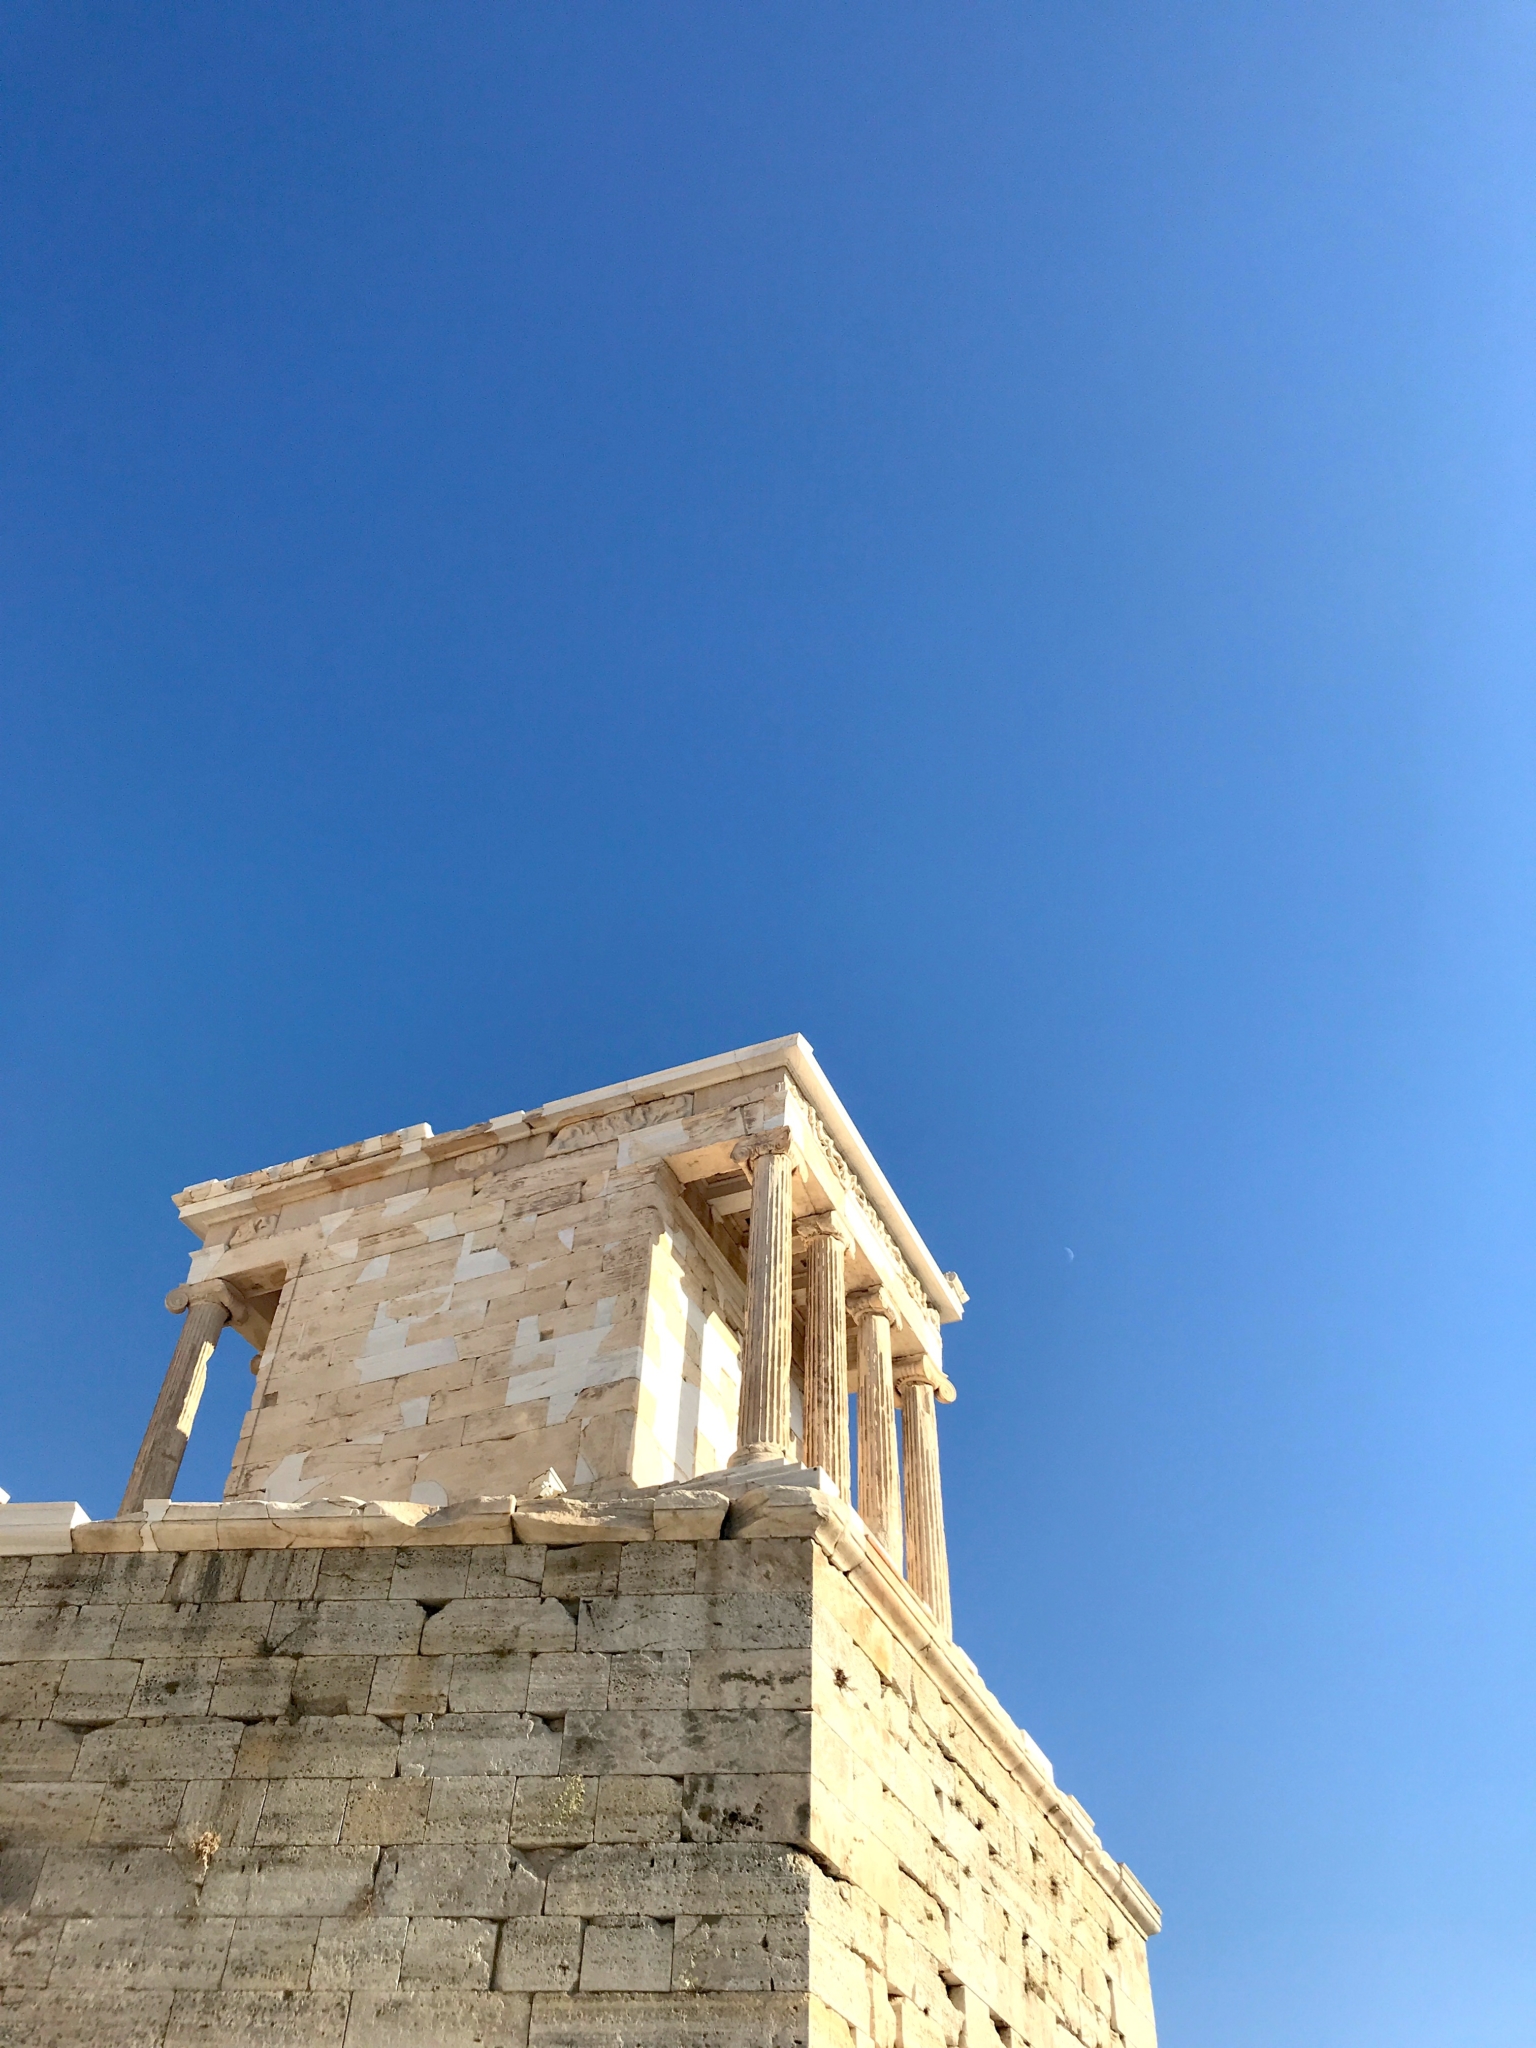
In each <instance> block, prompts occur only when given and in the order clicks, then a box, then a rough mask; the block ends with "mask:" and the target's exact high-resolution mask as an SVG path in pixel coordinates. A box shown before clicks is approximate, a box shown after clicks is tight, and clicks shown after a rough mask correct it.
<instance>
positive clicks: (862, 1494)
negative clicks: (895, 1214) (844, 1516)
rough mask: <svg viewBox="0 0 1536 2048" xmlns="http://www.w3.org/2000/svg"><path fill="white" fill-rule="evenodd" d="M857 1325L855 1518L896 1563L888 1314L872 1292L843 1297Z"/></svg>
mask: <svg viewBox="0 0 1536 2048" xmlns="http://www.w3.org/2000/svg"><path fill="white" fill-rule="evenodd" d="M848 1310H849V1313H850V1314H851V1315H852V1317H853V1319H854V1321H855V1322H856V1323H857V1324H858V1326H859V1515H860V1517H861V1519H862V1520H863V1522H864V1525H865V1527H866V1528H867V1529H868V1530H869V1532H870V1534H871V1535H872V1536H873V1537H874V1538H875V1541H876V1542H877V1543H878V1544H879V1545H880V1546H881V1548H882V1549H883V1550H884V1552H885V1554H886V1556H887V1557H888V1558H889V1559H890V1560H891V1562H892V1564H894V1565H899V1564H900V1563H901V1496H900V1486H901V1481H900V1479H899V1477H898V1475H897V1458H896V1390H895V1387H894V1385H893V1383H892V1380H891V1309H890V1304H889V1303H888V1302H887V1301H886V1298H885V1296H884V1295H883V1294H882V1293H881V1292H880V1289H879V1288H878V1287H866V1288H863V1289H862V1290H861V1291H860V1292H859V1293H857V1294H850V1295H849V1297H848Z"/></svg>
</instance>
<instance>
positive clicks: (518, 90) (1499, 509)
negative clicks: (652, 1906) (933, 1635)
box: [0, 0, 1536, 2048]
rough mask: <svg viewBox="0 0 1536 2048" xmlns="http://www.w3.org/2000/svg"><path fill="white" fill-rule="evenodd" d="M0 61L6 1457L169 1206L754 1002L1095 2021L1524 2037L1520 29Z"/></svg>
mask: <svg viewBox="0 0 1536 2048" xmlns="http://www.w3.org/2000/svg"><path fill="white" fill-rule="evenodd" d="M0 20H3V29H4V36H3V43H4V64H3V85H0V165H3V176H0V230H3V262H0V378H3V383H0V499H3V502H0V519H3V528H0V630H3V662H4V670H3V696H4V730H3V770H0V773H3V782H0V790H3V804H0V853H3V858H4V861H5V874H6V888H5V891H4V907H3V928H0V945H3V970H4V991H3V995H0V1041H3V1059H4V1069H5V1073H6V1087H5V1113H4V1118H3V1143H4V1148H5V1164H4V1173H3V1177H0V1204H3V1216H0V1231H3V1242H4V1246H5V1253H6V1256H5V1260H4V1270H3V1275H0V1284H3V1301H0V1333H3V1335H0V1346H3V1349H0V1373H3V1406H0V1484H3V1485H5V1486H7V1487H8V1488H9V1489H10V1491H11V1492H12V1493H13V1494H14V1495H15V1496H16V1497H17V1498H37V1497H56V1496H69V1497H78V1498H79V1499H81V1500H82V1501H84V1502H85V1503H86V1505H87V1506H88V1507H89V1508H90V1509H91V1510H92V1511H93V1512H94V1513H98V1514H100V1513H105V1512H110V1511H111V1510H112V1508H113V1507H114V1506H115V1504H116V1501H117V1497H118V1493H119V1491H120V1489H121V1486H122V1482H123V1478H124V1475H125V1473H126V1470H127V1466H128V1463H129V1461H130V1458H131V1455H132V1452H133V1449H134V1447H135V1444H136V1442H137V1438H138V1435H139V1432H140V1430H141V1428H142V1425H143V1422H144V1419H145V1417H146V1414H147V1412H148V1408H149V1404H150V1401H151V1399H152V1396H153V1393H154V1390H155V1388H156V1386H157V1384H158V1381H159V1376H160V1373H161V1371H162V1370H163V1367H164V1364H165V1360H166V1357H167V1355H168V1351H169V1347H170V1343H171V1340H172V1338H173V1336H174V1326H173V1325H172V1323H171V1321H170V1319H169V1318H168V1317H167V1316H166V1315H165V1313H164V1310H163V1309H162V1308H161V1306H160V1299H161V1296H162V1295H163V1293H164V1291H165V1289H166V1288H167V1287H168V1286H169V1285H171V1284H172V1283H174V1282H175V1281H176V1280H177V1279H178V1278H179V1277H180V1276H181V1274H182V1273H183V1272H184V1258H185V1254H186V1252H187V1250H188V1249H189V1247H190V1243H191V1240H190V1239H189V1238H187V1236H186V1234H185V1233H184V1232H183V1231H182V1230H181V1228H180V1226H179V1225H178V1224H177V1222H176V1220H175V1217H174V1214H173V1212H172V1210H171V1208H170V1204H169V1195H170V1193H171V1191H172V1190H173V1189H175V1188H178V1187H180V1186H182V1185H184V1184H185V1183H187V1182H189V1181H194V1180H199V1179H203V1178H205V1177H207V1176H209V1175H212V1174H223V1173H229V1172H237V1171H240V1170H243V1169H246V1168H249V1167H253V1166H258V1165H261V1164H264V1163H267V1162H270V1161H273V1160H277V1159H286V1158H288V1157H291V1156H293V1155H295V1154H297V1153H303V1152H308V1151H312V1150H315V1149H318V1148H320V1147H324V1146H329V1145H332V1144H337V1143H341V1142H345V1141H346V1140H348V1139H351V1138H356V1137H360V1136H363V1135H365V1134H367V1133H371V1132H374V1131H379V1130H386V1129H392V1128H395V1127H397V1126H399V1125H401V1124H405V1123H410V1122H415V1121H417V1120H421V1119H425V1120H428V1121H430V1122H432V1123H434V1124H435V1125H437V1126H438V1127H439V1128H448V1127H452V1126H454V1125H456V1124H464V1123H468V1122H472V1121H474V1120H476V1119H478V1118H480V1117H483V1116H486V1115H490V1114H496V1113H499V1112H501V1111H504V1110H510V1109H514V1108H517V1107H520V1106H523V1105H526V1104H529V1103H536V1102H539V1101H542V1100H547V1099H549V1098H550V1097H553V1096H556V1095H559V1094H561V1093H564V1092H567V1091H569V1090H573V1089H577V1088H581V1087H585V1086H590V1085H595V1084H597V1083H600V1082H604V1081H609V1080H614V1079H618V1078H622V1077H624V1076H627V1075H630V1074H633V1073H638V1072H643V1071H645V1070H647V1069H649V1068H654V1067H658V1066H662V1065H667V1064H670V1063H672V1062H675V1061H679V1060H683V1059H688V1058H692V1057H695V1056H697V1055H701V1054H705V1053H710V1052H714V1051H717V1050H720V1049H723V1048H725V1047H728V1046H732V1045H736V1044H741V1043H745V1042H750V1041H752V1040H756V1039H762V1038H766V1037H769V1036H772V1035H774V1034H777V1033H780V1032H785V1031H790V1030H801V1031H804V1032H805V1033H806V1035H807V1036H808V1037H809V1038H810V1039H811V1040H812V1041H813V1043H814V1044H815V1046H816V1049H817V1052H818V1054H819V1055H820V1057H821V1058H822V1060H823V1062H824V1064H825V1065H826V1067H827V1068H828V1070H829V1072H830V1073H831V1075H832V1078H833V1080H834V1083H835V1085H836V1086H837V1087H838V1088H839V1089H840V1091H841V1092H842V1094H843V1096H844V1098H845V1100H846V1101H847V1102H848V1104H849V1106H850V1108H851V1109H852V1111H853V1113H854V1115H855V1117H856V1118H857V1119H858V1120H859V1121H860V1123H861V1125H862V1127H863V1129H864V1131H865V1133H866V1135H867V1136H868V1137H869V1139H870V1141H871V1143H872V1144H873V1146H874V1149H875V1151H876V1153H877V1154H878V1156H879V1157H880V1158H881V1159H882V1161H883V1162H884V1164H885V1165H886V1167H887V1168H888V1170H889V1172H890V1174H891V1177H892V1179H893V1180H894V1181H895V1183H896V1185H897V1187H898V1188H899V1189H900V1190H901V1192H902V1194H903V1196H904V1197H905V1199H906V1201H907V1203H908V1206H909V1207H910V1209H911V1211H912V1213H913V1215H914V1217H915V1218H916V1220H917V1222H918V1224H919V1227H920V1228H921V1229H922V1230H923V1231H924V1233H925V1235H926V1236H927V1238H928V1240H929V1242H930V1244H931V1245H932V1246H933V1248H934V1251H935V1252H936V1254H937V1255H938V1257H939V1259H940V1262H941V1263H942V1264H945V1265H954V1266H956V1267H958V1268H959V1270H960V1272H961V1273H962V1275H963V1276H964V1278H965V1281H966V1283H967V1285H968V1286H969V1288H970V1290H971V1293H972V1296H973V1299H972V1303H971V1307H970V1310H969V1312H968V1314H967V1317H966V1320H965V1323H964V1325H963V1326H962V1327H961V1328H960V1329H959V1330H957V1331H956V1332H954V1333H953V1336H952V1340H951V1344H950V1358H951V1361H952V1369H953V1373H954V1377H955V1379H956V1381H957V1382H958V1384H959V1386H960V1390H961V1398H960V1401H959V1404H958V1405H957V1406H956V1407H955V1408H954V1409H952V1410H950V1411H948V1412H947V1415H946V1418H945V1434H944V1456H945V1478H946V1484H947V1488H948V1500H949V1521H950V1530H951V1540H952V1546H953V1558H954V1572H955V1580H956V1606H957V1612H958V1631H959V1634H960V1637H961V1640H962V1641H963V1642H964V1643H965V1644H966V1645H967V1646H968V1647H969V1648H970V1649H971V1650H972V1651H973V1652H974V1654H975V1655H976V1656H977V1658H978V1659H979V1661H980V1663H981V1664H982V1666H983V1668H984V1670H985V1671H986V1673H987V1674H988V1676H989V1677H990V1679H991V1680H992V1682H993V1683H994V1685H995V1686H996V1688H997V1690H998V1691H999V1692H1000V1693H1001V1694H1002V1696H1003V1697H1004V1698H1005V1700H1006V1701H1007V1702H1008V1704H1009V1705H1010V1706H1011V1708H1012V1709H1013V1711H1014V1712H1015V1713H1016V1714H1017V1716H1018V1717H1019V1718H1020V1719H1021V1720H1022V1721H1023V1722H1024V1723H1025V1724H1026V1725H1027V1726H1028V1727H1029V1728H1030V1729H1031V1731H1032V1732H1033V1733H1034V1734H1035V1736H1036V1737H1037V1738H1038V1739H1039V1740H1040V1741H1041V1743H1042V1744H1043V1745H1044V1747H1045V1748H1046V1750H1047V1751H1048V1752H1049V1753H1050V1754H1051V1755H1052V1757H1053V1758H1054V1759H1055V1761H1056V1765H1057V1769H1058V1773H1059V1775H1060V1778H1061V1780H1062V1782H1063V1783H1064V1784H1065V1785H1066V1786H1067V1787H1068V1788H1070V1789H1071V1790H1072V1791H1073V1792H1075V1793H1077V1794H1078V1795H1079V1796H1080V1797H1081V1798H1082V1800H1083V1801H1084V1803H1085V1804H1086V1805H1087V1806H1088V1808H1089V1810H1090V1811H1091V1812H1093V1813H1094V1814H1095V1815H1096V1816H1097V1818H1098V1820H1099V1822H1100V1825H1101V1828H1102V1831H1103V1833H1104V1835H1105V1837H1106V1840H1107V1842H1108V1843H1109V1845H1110V1847H1111V1848H1112V1849H1113V1851H1114V1852H1115V1853H1116V1854H1117V1855H1120V1856H1124V1857H1125V1858H1126V1859H1127V1860H1128V1861H1129V1862H1130V1863H1131V1864H1132V1865H1133V1867H1134V1868H1135V1869H1136V1870H1137V1871H1138V1872H1139V1874H1140V1875H1141V1877H1142V1878H1143V1879H1144V1880H1145V1882H1146V1883H1147V1885H1148V1886H1149V1887H1150V1888H1151V1890H1152V1891H1153V1892H1154V1894H1155V1895H1156V1896H1157V1897H1158V1898H1159V1899H1160V1900H1161V1901H1162V1904H1163V1906H1164V1909H1165V1912H1166V1917H1167V1932H1166V1933H1165V1934H1164V1935H1163V1936H1162V1937H1161V1938H1160V1939H1159V1940H1158V1941H1157V1942H1156V1943H1155V1944H1154V1946H1153V1959H1152V1967H1153V1982H1154V1987H1155V1991H1156V1995H1157V1999H1158V2003H1159V2009H1160V2015H1161V2021H1162V2027H1163V2035H1164V2040H1165V2041H1166V2043H1167V2044H1168V2048H1297V2044H1299V2043H1306V2044H1308V2048H1313V2044H1316V2048H1463V2044H1465V2048H1488V2044H1490V2043H1494V2042H1513V2041H1515V2040H1524V2039H1529V2038H1531V2037H1532V2032H1533V2017H1536V1962H1533V1958H1536V1929H1533V1926H1532V1908H1531V1899H1532V1896H1533V1893H1536V1869H1533V1861H1536V1859H1533V1853H1532V1841H1533V1821H1536V1814H1533V1804H1536V1802H1533V1798H1532V1793H1533V1774H1532V1765H1531V1749H1532V1744H1531V1725H1530V1712H1531V1698H1532V1693H1533V1678H1536V1672H1533V1668H1532V1664H1533V1659H1532V1631H1531V1603H1530V1594H1531V1590H1532V1562H1533V1557H1532V1550H1533V1545H1532V1526H1531V1518H1530V1505H1531V1495H1530V1475H1531V1473H1532V1469H1533V1463H1536V1442H1533V1437H1536V1431H1533V1426H1532V1407H1531V1399H1530V1391H1531V1384H1532V1365H1533V1358H1536V1288H1533V1264H1532V1245H1533V1235H1536V1184H1533V1138H1536V1062H1533V1046H1536V973H1533V956H1532V933H1533V912H1536V697H1533V692H1532V652H1533V646H1536V604H1533V586H1532V573H1531V572H1532V560H1533V541H1536V489H1533V483H1536V459H1533V458H1536V432H1533V427H1536V403H1533V400H1536V371H1533V351H1532V332H1533V312H1536V303H1533V302H1536V290H1533V286H1536V261H1533V257H1536V242H1533V195H1536V184H1533V172H1536V130H1533V124H1532V119H1531V108H1532V100H1533V87H1536V7H1533V6H1532V5H1531V4H1523V5H1496V4H1483V0H1461V4H1457V5H1454V6H1446V5H1439V4H1436V5H1429V4H1422V0H1418V4H1415V0H1403V4H1398V5H1382V4H1378V5H1368V4H1361V0H1329V4H1328V5H1308V4H1286V5H1281V4H1277V0H1271V4H1268V5H1243V4H1230V0H1226V4H1217V0H1206V4H1188V5H1181V4H1161V5H1158V4H1152V5H1142V6H1130V5H1108V4H1107V5H1085V4H1082V0H1077V4H1071V5H1069V4H1062V0H1056V4H1038V5H1022V4H1016V5H1009V6H1001V5H994V4H968V5H964V6H961V5H948V6H941V5H930V6H921V7H914V6H910V5H895V6H892V5H886V4H882V5H879V6H870V5H842V6H838V7H835V8H832V7H824V6H780V5H772V4H765V5H751V6H743V5H733V4H709V5H696V6H676V5H665V4H647V5H645V6H639V5H631V6H623V7H614V6H599V5H592V6H584V7H582V6H578V7H570V6H556V5H549V6H539V7H506V6H491V5H469V4H459V0H437V4H431V5H387V4H376V0H375V4H369V5H367V6H352V5H341V4H335V5H329V6H324V7H319V8H316V7H296V6H291V5H283V4H271V0H263V4H262V5H260V6H255V5H248V4H240V0H221V4H219V5H206V6H177V5H165V6H157V7H154V8H144V7H142V6H101V5H95V6H71V5H60V4H31V5H18V4H12V5H8V6H5V7H4V9H3V15H0ZM1069 1253H1070V1255H1069ZM226 1350H227V1351H228V1353H229V1355H228V1356H227V1357H226V1356H225V1355H224V1353H223V1352H221V1354H220V1366H219V1371H218V1374H217V1375H216V1382H215V1385H214V1388H213V1390H212V1392H211V1393H210V1396H209V1400H208V1403H207V1404H206V1407H205V1411H204V1420H203V1422H202V1425H201V1427H200V1434H199V1437H198V1439H197V1440H196V1442H195V1444H194V1448H193V1453H192V1455H191V1457H190V1458H189V1460H188V1464H187V1467H186V1472H185V1475H184V1479H183V1484H182V1488H181V1491H182V1492H183V1493H184V1494H190V1495H193V1496H197V1495H203V1496H207V1495H210V1494H214V1493H216V1492H217V1491H218V1488H219V1485H220V1482H221V1480H222V1475H223V1471H224V1468H225V1465H226V1462H227V1457H228V1452H229V1448H230V1444H231V1442H232V1439H233V1435H234V1431H235V1427H236V1418H237V1415H238V1412H239V1409H240V1406H241V1404H242V1403H243V1402H244V1400H245V1398H246V1397H247V1395H248V1393H249V1388H250V1380H249V1377H248V1375H247V1374H246V1373H245V1372H244V1369H243V1365H242V1363H241V1359H240V1357H239V1356H238V1355H237V1354H238V1353H239V1350H240V1347H239V1346H238V1345H237V1344H235V1343H230V1344H228V1345H227V1346H226Z"/></svg>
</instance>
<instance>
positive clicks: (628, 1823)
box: [592, 1777, 682, 1846]
mask: <svg viewBox="0 0 1536 2048" xmlns="http://www.w3.org/2000/svg"><path fill="white" fill-rule="evenodd" d="M681 1835H682V1784H681V1782H680V1781H679V1780H678V1779H677V1778H663V1777H632V1778H631V1777H608V1778H599V1779H598V1780H597V1813H596V1815H595V1817H594V1820H593V1827H592V1839H593V1840H594V1841H595V1842H624V1843H630V1844H634V1845H636V1846H644V1845H647V1844H649V1843H652V1842H675V1841H678V1840H679V1839H680V1838H681Z"/></svg>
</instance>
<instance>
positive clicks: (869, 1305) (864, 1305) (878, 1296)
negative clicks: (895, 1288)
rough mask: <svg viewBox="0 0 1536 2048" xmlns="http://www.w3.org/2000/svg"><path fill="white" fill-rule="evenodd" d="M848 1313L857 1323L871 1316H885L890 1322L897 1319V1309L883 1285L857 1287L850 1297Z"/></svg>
mask: <svg viewBox="0 0 1536 2048" xmlns="http://www.w3.org/2000/svg"><path fill="white" fill-rule="evenodd" d="M848 1313H849V1315H851V1316H852V1317H853V1319H854V1321H855V1322H856V1323H862V1322H866V1321H867V1320H868V1319H869V1317H871V1316H884V1318H885V1320H886V1321H887V1322H888V1323H894V1322H895V1320H896V1311H895V1309H893V1308H892V1307H891V1304H890V1302H889V1300H888V1299H887V1297H886V1292H885V1289H884V1288H883V1287H859V1288H856V1289H855V1290H854V1292H853V1293H852V1294H850V1295H849V1297H848Z"/></svg>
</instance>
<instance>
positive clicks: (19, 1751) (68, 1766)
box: [0, 1721, 81, 1785]
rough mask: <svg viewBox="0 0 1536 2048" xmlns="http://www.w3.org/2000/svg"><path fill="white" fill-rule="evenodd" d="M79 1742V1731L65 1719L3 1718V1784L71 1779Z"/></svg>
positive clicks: (0, 1771) (0, 1725)
mask: <svg viewBox="0 0 1536 2048" xmlns="http://www.w3.org/2000/svg"><path fill="white" fill-rule="evenodd" d="M80 1744H81V1737H80V1735H79V1734H78V1732H77V1731H76V1730H75V1729H73V1728H69V1727H66V1726H65V1725H64V1723H63V1722H62V1721H0V1784H10V1785H17V1784H29V1783H31V1784H36V1783H39V1782H41V1783H47V1782H50V1781H52V1782H57V1781H58V1780H60V1779H63V1778H68V1777H70V1776H71V1775H72V1774H73V1772H74V1769H75V1763H76V1760H77V1758H78V1757H79V1754H80Z"/></svg>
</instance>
